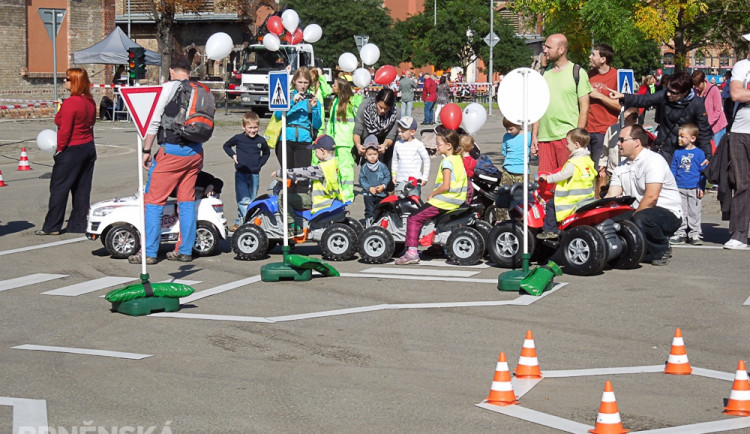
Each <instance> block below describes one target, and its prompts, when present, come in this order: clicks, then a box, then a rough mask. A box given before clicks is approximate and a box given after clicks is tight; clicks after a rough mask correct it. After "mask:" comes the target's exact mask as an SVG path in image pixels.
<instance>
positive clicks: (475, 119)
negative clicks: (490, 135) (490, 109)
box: [461, 102, 487, 134]
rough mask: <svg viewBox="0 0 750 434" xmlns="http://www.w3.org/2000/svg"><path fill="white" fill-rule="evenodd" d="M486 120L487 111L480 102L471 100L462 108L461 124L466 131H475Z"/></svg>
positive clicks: (471, 132)
mask: <svg viewBox="0 0 750 434" xmlns="http://www.w3.org/2000/svg"><path fill="white" fill-rule="evenodd" d="M486 121H487V111H486V110H485V109H484V106H482V104H479V103H476V102H473V103H471V104H469V105H467V106H466V107H465V108H464V110H463V117H462V120H461V126H462V127H463V129H464V130H465V131H466V132H467V133H469V134H474V133H476V132H477V131H479V130H480V129H481V128H482V126H484V123H485V122H486Z"/></svg>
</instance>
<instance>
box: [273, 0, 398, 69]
mask: <svg viewBox="0 0 750 434" xmlns="http://www.w3.org/2000/svg"><path fill="white" fill-rule="evenodd" d="M382 5H383V2H382V1H380V0H318V1H314V2H311V1H309V0H285V1H284V2H282V6H281V7H280V8H279V10H280V11H281V10H284V9H294V10H295V11H296V12H297V14H298V15H299V17H300V26H301V27H303V28H304V27H305V26H306V25H308V24H313V23H314V24H318V25H319V26H320V27H322V28H323V37H322V38H321V39H320V41H318V42H316V43H315V44H314V46H315V55H316V57H320V58H321V59H323V61H324V62H325V64H326V65H331V66H332V65H335V64H336V62H337V61H338V58H339V56H340V55H341V54H342V53H344V52H347V51H348V52H351V53H354V54H355V55H357V57H359V56H358V52H357V45H356V43H355V42H354V35H368V36H369V42H371V43H373V44H375V45H377V46H378V48H379V49H380V60H379V61H378V65H385V64H393V65H397V64H398V63H399V61H400V60H401V56H402V53H403V40H402V38H401V35H400V34H399V33H398V32H397V31H396V30H395V28H394V23H393V18H391V16H390V14H389V13H388V10H387V9H385V8H383V6H382Z"/></svg>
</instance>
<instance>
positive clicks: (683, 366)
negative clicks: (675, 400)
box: [664, 328, 693, 375]
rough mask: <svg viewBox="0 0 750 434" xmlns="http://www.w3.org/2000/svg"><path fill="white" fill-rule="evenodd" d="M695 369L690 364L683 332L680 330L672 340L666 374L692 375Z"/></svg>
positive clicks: (676, 331) (665, 369)
mask: <svg viewBox="0 0 750 434" xmlns="http://www.w3.org/2000/svg"><path fill="white" fill-rule="evenodd" d="M692 372H693V368H691V367H690V363H689V362H688V357H687V352H686V351H685V342H684V341H683V340H682V330H680V329H679V328H678V329H677V330H675V332H674V339H672V349H671V350H669V358H668V359H667V366H666V367H665V368H664V373H665V374H673V375H690V374H691V373H692Z"/></svg>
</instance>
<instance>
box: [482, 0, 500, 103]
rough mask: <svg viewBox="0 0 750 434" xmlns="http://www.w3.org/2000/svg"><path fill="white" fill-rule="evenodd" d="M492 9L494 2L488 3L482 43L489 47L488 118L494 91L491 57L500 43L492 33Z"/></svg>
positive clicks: (495, 34) (498, 38)
mask: <svg viewBox="0 0 750 434" xmlns="http://www.w3.org/2000/svg"><path fill="white" fill-rule="evenodd" d="M494 7H495V5H494V2H490V32H489V33H487V36H485V37H484V42H485V43H486V44H487V45H489V46H490V75H489V76H488V77H489V80H487V81H489V82H490V87H489V88H488V89H487V95H488V96H489V102H490V106H489V115H490V116H492V90H493V89H494V87H493V85H494V83H493V81H494V80H493V76H494V74H493V73H492V64H493V60H492V58H493V57H492V56H493V51H495V45H497V43H498V42H500V37H499V36H497V33H495V32H493V31H492V27H493V24H494V18H492V17H493V11H494Z"/></svg>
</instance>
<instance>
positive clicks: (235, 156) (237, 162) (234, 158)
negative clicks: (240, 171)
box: [232, 154, 240, 164]
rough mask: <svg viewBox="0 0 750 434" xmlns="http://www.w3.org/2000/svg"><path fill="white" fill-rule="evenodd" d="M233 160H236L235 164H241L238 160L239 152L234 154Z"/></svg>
mask: <svg viewBox="0 0 750 434" xmlns="http://www.w3.org/2000/svg"><path fill="white" fill-rule="evenodd" d="M232 160H234V164H240V162H239V161H237V154H234V155H232Z"/></svg>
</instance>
